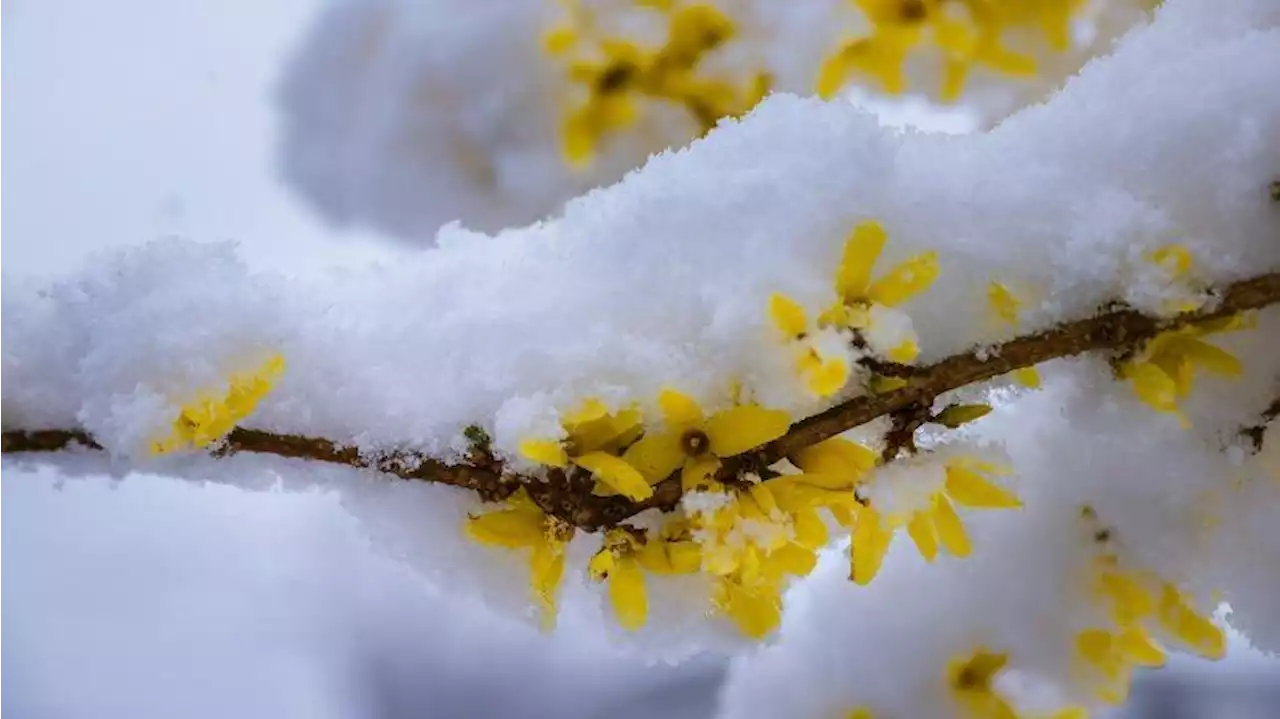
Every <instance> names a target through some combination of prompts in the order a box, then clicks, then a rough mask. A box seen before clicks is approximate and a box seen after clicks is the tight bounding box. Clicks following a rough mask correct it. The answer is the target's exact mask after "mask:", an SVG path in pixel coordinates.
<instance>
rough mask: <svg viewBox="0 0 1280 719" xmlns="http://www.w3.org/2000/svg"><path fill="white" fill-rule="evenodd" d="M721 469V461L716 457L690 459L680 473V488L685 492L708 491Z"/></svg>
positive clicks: (707, 456)
mask: <svg viewBox="0 0 1280 719" xmlns="http://www.w3.org/2000/svg"><path fill="white" fill-rule="evenodd" d="M719 469H720V460H719V459H718V458H717V457H715V456H714V455H706V456H703V457H698V458H697V459H690V460H688V461H687V462H685V463H684V468H683V469H682V470H681V472H680V488H681V491H683V492H696V491H698V490H703V489H707V488H708V487H709V486H710V485H711V483H712V481H713V480H714V479H715V476H716V472H717V471H718V470H719Z"/></svg>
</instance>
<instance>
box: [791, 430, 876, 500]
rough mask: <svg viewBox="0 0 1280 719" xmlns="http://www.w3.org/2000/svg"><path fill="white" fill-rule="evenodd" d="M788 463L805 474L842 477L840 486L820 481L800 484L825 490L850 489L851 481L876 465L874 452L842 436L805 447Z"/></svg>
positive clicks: (859, 477) (854, 480)
mask: <svg viewBox="0 0 1280 719" xmlns="http://www.w3.org/2000/svg"><path fill="white" fill-rule="evenodd" d="M791 461H792V462H793V463H795V465H796V466H797V467H799V468H800V469H803V470H804V471H805V472H806V473H813V474H817V475H827V476H830V477H841V478H842V482H843V483H842V484H840V485H839V486H828V485H827V484H824V483H822V482H821V481H809V480H801V481H805V482H808V483H809V484H816V485H817V486H819V487H827V488H828V489H841V488H844V487H851V486H853V483H854V482H856V481H857V480H859V479H861V478H862V477H863V476H864V475H866V473H867V472H869V471H871V469H872V468H873V467H875V466H876V453H875V452H873V451H871V450H870V449H868V448H867V447H865V446H863V445H861V444H858V443H857V442H853V441H850V440H847V439H845V438H844V437H832V438H830V439H825V440H823V441H821V442H819V443H817V444H814V445H810V446H808V447H805V448H804V449H802V450H800V451H799V452H797V453H796V454H795V455H794V456H793V457H792V458H791Z"/></svg>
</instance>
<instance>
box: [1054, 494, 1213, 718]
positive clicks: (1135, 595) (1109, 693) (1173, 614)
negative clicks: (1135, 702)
mask: <svg viewBox="0 0 1280 719" xmlns="http://www.w3.org/2000/svg"><path fill="white" fill-rule="evenodd" d="M1084 516H1085V517H1089V518H1093V517H1096V514H1094V513H1093V512H1092V511H1091V510H1089V511H1086V512H1085V515H1084ZM1093 583H1094V593H1095V595H1096V596H1097V598H1098V599H1099V600H1100V601H1101V602H1102V603H1103V605H1104V606H1105V607H1106V608H1107V609H1108V611H1109V613H1110V616H1111V620H1112V622H1113V624H1114V626H1113V627H1108V628H1103V627H1094V628H1090V629H1086V630H1084V631H1082V632H1080V633H1079V634H1078V635H1077V636H1076V652H1077V655H1078V657H1079V658H1080V660H1081V662H1082V663H1083V665H1084V667H1085V669H1086V670H1087V676H1088V678H1089V680H1090V681H1091V682H1092V683H1093V684H1094V685H1095V686H1094V693H1095V694H1096V695H1097V697H1098V698H1099V699H1101V700H1103V701H1106V702H1109V703H1112V704H1119V703H1122V702H1123V701H1124V700H1125V698H1126V697H1127V696H1128V692H1129V684H1130V681H1131V678H1132V673H1133V668H1134V667H1159V666H1162V665H1163V664H1164V663H1165V658H1166V655H1165V651H1164V649H1163V648H1162V647H1161V646H1160V644H1159V643H1157V642H1156V640H1155V639H1153V638H1152V631H1155V632H1157V633H1158V634H1159V635H1160V636H1161V637H1165V638H1168V639H1171V640H1173V641H1175V642H1177V643H1178V644H1181V645H1182V646H1183V647H1184V648H1186V649H1187V650H1189V651H1192V652H1195V653H1197V654H1199V655H1201V656H1203V657H1205V658H1208V659H1220V658H1222V656H1223V655H1224V654H1225V653H1226V636H1225V634H1224V633H1223V631H1222V629H1221V628H1219V627H1218V626H1217V625H1216V624H1214V622H1213V620H1212V619H1211V618H1209V617H1207V616H1204V615H1202V614H1200V613H1198V612H1197V611H1195V609H1194V608H1192V606H1191V603H1190V602H1189V601H1188V600H1187V598H1186V597H1185V596H1184V595H1183V594H1182V593H1181V592H1179V591H1178V590H1177V589H1176V588H1175V587H1174V586H1173V585H1172V584H1169V583H1168V582H1165V581H1163V580H1162V579H1160V578H1159V577H1158V576H1155V575H1154V574H1152V573H1150V572H1141V571H1126V570H1123V569H1121V567H1120V565H1119V561H1118V559H1117V558H1116V556H1115V555H1113V554H1103V555H1101V556H1099V557H1098V561H1097V564H1096V569H1095V571H1094V576H1093Z"/></svg>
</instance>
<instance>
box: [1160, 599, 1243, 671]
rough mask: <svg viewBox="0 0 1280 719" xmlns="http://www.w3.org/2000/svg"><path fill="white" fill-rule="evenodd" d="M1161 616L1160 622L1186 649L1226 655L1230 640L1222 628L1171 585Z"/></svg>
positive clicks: (1208, 656) (1214, 656)
mask: <svg viewBox="0 0 1280 719" xmlns="http://www.w3.org/2000/svg"><path fill="white" fill-rule="evenodd" d="M1158 617H1159V619H1160V625H1161V626H1162V627H1164V628H1165V630H1167V631H1168V632H1169V633H1170V634H1172V635H1173V637H1174V638H1176V639H1177V640H1178V641H1179V642H1181V643H1182V644H1184V645H1185V646H1186V647H1187V649H1190V650H1191V651H1193V652H1195V653H1196V654H1199V655H1200V656H1202V657H1204V658H1206V659H1221V658H1222V657H1223V656H1225V655H1226V653H1227V640H1226V635H1225V634H1223V632H1222V629H1220V628H1219V627H1218V625H1216V624H1214V623H1213V620H1211V619H1209V618H1208V617H1205V616H1202V615H1200V614H1198V613H1197V612H1196V611H1195V610H1194V609H1192V608H1191V606H1190V605H1188V604H1187V602H1186V600H1185V599H1183V597H1182V596H1181V594H1179V593H1178V591H1177V590H1176V589H1174V588H1173V587H1172V586H1169V585H1166V586H1165V588H1164V592H1163V594H1162V595H1161V597H1160V609H1159V614H1158Z"/></svg>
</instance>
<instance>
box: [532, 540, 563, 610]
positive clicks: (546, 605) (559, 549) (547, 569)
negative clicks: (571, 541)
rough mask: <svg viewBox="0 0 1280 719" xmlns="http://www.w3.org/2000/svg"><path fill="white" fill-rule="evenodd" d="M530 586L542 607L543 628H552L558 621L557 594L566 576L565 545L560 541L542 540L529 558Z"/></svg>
mask: <svg viewBox="0 0 1280 719" xmlns="http://www.w3.org/2000/svg"><path fill="white" fill-rule="evenodd" d="M529 568H530V587H531V588H532V590H533V596H534V599H535V600H536V601H537V602H538V604H539V606H540V607H541V609H542V628H543V629H544V630H547V631H549V630H551V629H552V628H553V627H554V626H555V622H556V596H557V594H558V593H559V591H560V580H561V578H562V577H564V546H563V545H562V544H560V543H558V542H547V541H544V542H540V543H539V544H538V545H537V546H535V547H534V548H533V555H532V556H531V557H530V558H529Z"/></svg>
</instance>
